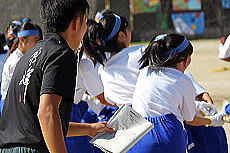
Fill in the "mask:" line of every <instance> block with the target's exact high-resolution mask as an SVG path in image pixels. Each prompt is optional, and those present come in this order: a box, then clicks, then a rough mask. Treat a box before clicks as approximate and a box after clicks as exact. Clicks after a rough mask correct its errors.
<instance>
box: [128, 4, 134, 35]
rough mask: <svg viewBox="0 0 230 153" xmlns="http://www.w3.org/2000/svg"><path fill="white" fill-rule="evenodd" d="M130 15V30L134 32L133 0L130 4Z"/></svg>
mask: <svg viewBox="0 0 230 153" xmlns="http://www.w3.org/2000/svg"><path fill="white" fill-rule="evenodd" d="M129 9H130V15H129V22H130V30H131V31H132V32H133V31H134V4H133V0H130V3H129Z"/></svg>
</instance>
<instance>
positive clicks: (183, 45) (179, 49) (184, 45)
mask: <svg viewBox="0 0 230 153" xmlns="http://www.w3.org/2000/svg"><path fill="white" fill-rule="evenodd" d="M188 45H189V41H188V40H187V39H186V38H185V37H184V41H183V42H182V43H181V44H180V45H179V46H177V47H176V48H174V49H172V50H170V51H167V52H166V53H164V55H166V56H170V55H171V54H178V53H181V52H183V51H184V50H185V48H187V47H188Z"/></svg>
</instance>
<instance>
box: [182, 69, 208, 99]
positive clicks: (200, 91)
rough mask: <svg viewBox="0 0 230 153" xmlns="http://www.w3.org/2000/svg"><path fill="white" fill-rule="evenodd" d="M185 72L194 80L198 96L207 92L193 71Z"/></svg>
mask: <svg viewBox="0 0 230 153" xmlns="http://www.w3.org/2000/svg"><path fill="white" fill-rule="evenodd" d="M184 74H185V75H186V76H187V77H188V78H189V79H190V80H191V81H192V84H193V86H194V87H195V89H196V96H198V95H200V94H202V93H205V92H207V91H206V90H205V89H204V88H203V87H202V86H201V85H200V84H199V83H198V82H197V81H196V80H195V78H194V77H193V76H192V74H191V73H189V72H187V71H184Z"/></svg>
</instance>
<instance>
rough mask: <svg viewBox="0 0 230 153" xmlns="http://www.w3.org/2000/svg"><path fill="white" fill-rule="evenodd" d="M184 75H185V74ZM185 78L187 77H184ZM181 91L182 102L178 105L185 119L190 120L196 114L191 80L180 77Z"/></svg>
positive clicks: (194, 92)
mask: <svg viewBox="0 0 230 153" xmlns="http://www.w3.org/2000/svg"><path fill="white" fill-rule="evenodd" d="M185 77H186V76H185ZM186 78H187V77H186ZM181 81H182V82H183V83H182V84H181V92H182V94H183V99H182V103H181V105H180V109H181V115H182V117H183V118H184V120H186V121H192V120H193V118H194V116H195V115H196V108H195V94H196V91H195V88H194V86H193V84H192V82H191V81H190V80H189V79H188V78H187V79H181Z"/></svg>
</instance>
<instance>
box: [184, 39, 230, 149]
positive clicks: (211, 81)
mask: <svg viewBox="0 0 230 153" xmlns="http://www.w3.org/2000/svg"><path fill="white" fill-rule="evenodd" d="M191 42H192V44H193V47H194V48H195V49H194V53H193V55H192V63H191V65H190V66H189V68H188V71H189V72H190V73H192V75H193V76H194V77H195V78H196V79H197V80H198V81H199V82H200V84H201V85H203V86H204V87H205V89H206V90H207V91H208V92H209V93H210V94H211V96H212V98H213V100H214V104H215V105H217V107H218V110H221V109H222V103H223V100H225V99H230V70H223V71H219V72H210V70H215V69H219V68H221V67H227V68H230V63H229V62H226V61H223V60H220V59H218V58H217V56H218V52H219V51H218V46H219V40H217V39H216V40H194V41H191ZM224 128H225V131H226V133H227V137H228V144H230V123H226V124H225V125H224ZM228 146H229V150H230V145H228ZM229 153H230V151H229Z"/></svg>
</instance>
